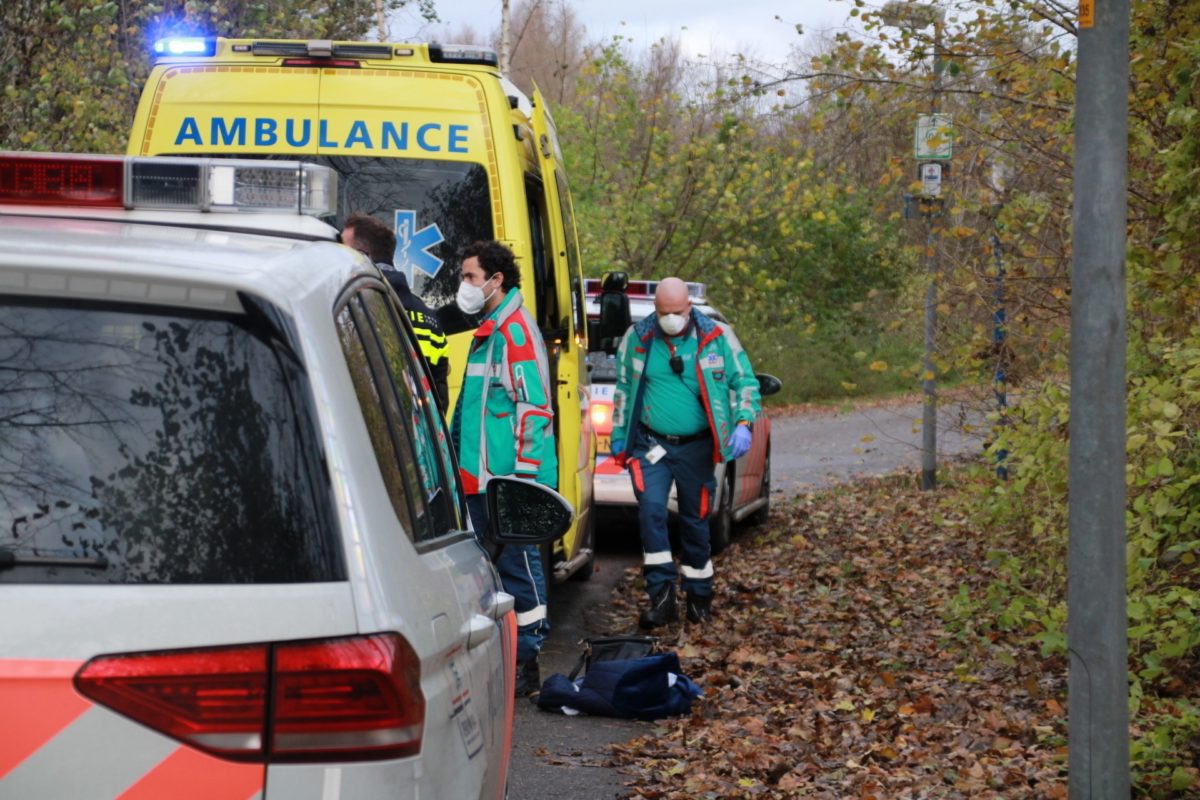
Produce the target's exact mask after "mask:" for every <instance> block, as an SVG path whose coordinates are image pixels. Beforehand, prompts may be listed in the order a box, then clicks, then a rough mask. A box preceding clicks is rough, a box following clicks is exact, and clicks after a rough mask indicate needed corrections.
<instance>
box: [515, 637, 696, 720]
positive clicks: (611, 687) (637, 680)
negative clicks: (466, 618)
mask: <svg viewBox="0 0 1200 800" xmlns="http://www.w3.org/2000/svg"><path fill="white" fill-rule="evenodd" d="M703 693H704V692H703V690H701V689H700V687H699V686H697V685H696V684H695V682H693V681H692V680H691V679H689V678H688V677H687V676H685V675H684V674H683V671H682V670H681V669H680V666H679V656H677V655H675V653H654V654H652V655H648V656H643V657H641V658H630V659H616V660H610V661H595V660H593V661H591V663H590V664H589V665H588V669H587V673H586V674H584V676H583V677H581V678H576V679H575V680H574V681H572V680H571V678H569V677H568V676H566V675H559V674H555V675H551V676H550V677H549V678H547V679H546V681H545V683H543V684H542V691H541V694H539V695H538V700H537V704H538V707H539V708H541V709H543V710H546V711H562V712H563V713H567V714H570V713H573V712H577V711H578V712H583V713H584V714H591V715H593V716H603V717H622V718H625V719H642V720H654V719H660V718H662V717H669V716H674V715H677V714H690V713H691V710H692V700H693V699H694V698H697V697H700V696H701V695H702V694H703Z"/></svg>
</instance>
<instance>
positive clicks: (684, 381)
mask: <svg viewBox="0 0 1200 800" xmlns="http://www.w3.org/2000/svg"><path fill="white" fill-rule="evenodd" d="M654 311H655V313H654V314H653V315H651V316H647V317H646V318H645V319H643V320H642V321H640V322H638V323H637V324H636V325H633V326H632V327H630V329H629V330H628V331H627V332H626V333H625V338H624V339H622V340H621V347H620V349H619V350H618V352H617V386H616V390H615V391H614V394H613V431H612V450H613V453H615V454H616V459H617V462H618V463H620V464H622V465H624V466H626V467H627V468H628V469H629V474H630V477H631V478H632V479H633V490H634V494H635V495H636V496H637V500H638V522H639V524H640V527H641V533H642V557H643V564H642V574H643V575H645V577H646V592H647V593H648V594H649V595H650V606H649V608H647V609H646V610H645V611H643V612H642V614H641V617H640V618H639V620H638V622H639V624H640V625H641V626H642V627H643V628H656V627H658V626H660V625H665V624H667V623H668V622H673V621H674V620H675V619H676V618H677V617H678V609H677V606H676V599H675V580H676V570H675V562H674V558H673V557H672V554H671V543H670V540H669V539H668V538H667V498H668V497H669V495H670V492H671V484H672V483H674V484H675V489H676V500H677V503H678V508H679V532H680V544H681V549H682V552H681V553H680V558H679V561H680V569H679V571H680V572H682V574H683V581H682V583H683V591H684V592H685V593H686V594H687V618H688V620H689V621H690V622H694V623H707V622H709V621H710V620H711V619H712V595H713V564H712V558H711V553H710V550H709V530H708V513H709V510H710V509H711V507H712V500H713V495H714V492H715V489H716V481H715V479H714V475H713V473H714V465H715V464H716V463H717V462H720V461H732V460H734V459H736V458H740V457H741V456H743V455H745V454H746V452H747V451H748V450H749V449H750V442H751V438H752V434H751V431H752V427H753V425H754V421H755V419H757V418H758V415H759V412H760V410H761V402H762V401H761V398H760V397H759V392H758V379H757V378H756V377H755V376H754V370H753V369H751V367H750V359H749V358H748V357H747V356H746V351H744V350H743V349H742V345H741V343H739V342H738V340H737V337H736V336H735V335H734V334H733V331H732V330H731V329H730V328H729V326H727V325H725V324H724V323H721V322H717V321H716V320H713V319H710V318H709V317H707V316H705V315H704V314H701V313H700V312H699V311H696V310H694V309H693V308H692V303H691V297H690V296H689V295H688V288H687V284H685V283H684V282H683V281H681V280H680V279H679V278H664V279H663V280H661V281H659V284H658V289H657V290H656V291H655V293H654Z"/></svg>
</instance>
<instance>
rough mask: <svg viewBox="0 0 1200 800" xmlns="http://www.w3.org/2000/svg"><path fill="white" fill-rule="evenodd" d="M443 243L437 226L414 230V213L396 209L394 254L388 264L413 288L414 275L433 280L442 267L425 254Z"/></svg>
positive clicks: (415, 215)
mask: <svg viewBox="0 0 1200 800" xmlns="http://www.w3.org/2000/svg"><path fill="white" fill-rule="evenodd" d="M444 241H446V237H445V236H443V235H442V230H441V228H439V227H438V226H437V223H436V222H435V223H433V224H432V225H426V226H425V227H424V228H421V229H420V230H417V212H415V211H401V210H399V209H397V210H396V254H395V256H394V257H393V259H392V261H393V263H394V264H395V265H396V269H398V270H400V271H401V272H403V273H404V276H405V277H406V278H408V285H409V286H412V287H415V286H416V283H415V281H414V279H415V278H416V273H417V272H418V271H420V272H422V273H424V274H425V275H426V276H427V277H429V278H433V277H434V276H436V275H437V274H438V271H439V270H440V269H441V268H442V263H443V262H442V259H440V258H438V257H437V256H435V255H433V254H432V253H430V252H429V248H431V247H436V246H437V245H439V244H441V243H442V242H444Z"/></svg>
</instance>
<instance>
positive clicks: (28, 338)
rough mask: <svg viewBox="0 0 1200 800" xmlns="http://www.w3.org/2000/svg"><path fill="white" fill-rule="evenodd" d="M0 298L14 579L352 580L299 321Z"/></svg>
mask: <svg viewBox="0 0 1200 800" xmlns="http://www.w3.org/2000/svg"><path fill="white" fill-rule="evenodd" d="M257 308H258V309H259V310H260V311H262V312H263V313H262V314H257V315H243V314H224V313H207V312H193V311H188V310H183V309H179V308H160V307H153V306H144V305H133V304H120V305H118V304H111V303H91V302H89V303H78V302H68V301H64V300H58V299H56V300H40V299H39V300H31V299H20V298H11V297H9V298H0V365H3V372H4V376H5V377H4V381H3V386H2V387H0V442H3V447H0V530H3V531H4V532H5V534H6V536H5V541H3V542H0V583H90V584H104V583H116V584H180V583H186V584H195V583H217V584H253V583H293V582H296V583H303V582H315V581H330V580H345V567H344V565H343V563H342V559H341V547H340V541H339V537H338V532H337V530H338V529H337V522H336V514H335V512H334V510H333V506H332V488H331V486H330V485H329V482H328V478H327V477H326V474H325V471H324V461H325V457H324V453H323V451H322V449H321V439H320V437H319V435H317V433H316V430H317V426H316V418H315V413H314V407H313V400H312V396H311V393H310V391H309V387H308V382H307V377H306V376H305V368H304V365H303V364H302V363H300V360H299V358H298V356H297V355H296V352H295V348H294V347H292V346H291V345H289V344H281V342H286V341H288V339H289V338H290V336H291V335H292V334H290V333H289V332H288V331H287V330H285V329H286V328H287V326H288V325H289V324H290V322H288V320H287V318H286V315H283V314H282V313H279V312H277V311H276V310H274V309H273V308H272V307H270V306H269V305H268V304H266V303H264V302H262V301H259V305H258V306H257Z"/></svg>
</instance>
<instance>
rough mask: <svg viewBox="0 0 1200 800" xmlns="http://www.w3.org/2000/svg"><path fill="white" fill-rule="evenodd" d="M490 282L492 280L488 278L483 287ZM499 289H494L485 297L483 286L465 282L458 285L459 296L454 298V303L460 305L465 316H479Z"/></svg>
mask: <svg viewBox="0 0 1200 800" xmlns="http://www.w3.org/2000/svg"><path fill="white" fill-rule="evenodd" d="M490 281H491V278H488V279H487V280H486V281H484V282H483V285H484V286H486V285H487V284H488V282H490ZM499 288H500V287H496V289H492V291H491V293H489V294H487V295H484V293H483V287H482V286H475V285H474V284H471V283H467V282H466V281H463V282H462V283H460V284H459V285H458V295H457V296H456V297H455V298H454V302H456V303H458V307H459V308H460V309H461V310H462V312H463V313H464V314H478V313H479V312H480V311H482V310H483V307H484V306H486V305H487V301H488V300H491V299H492V295H494V294H495V293H496V290H497V289H499Z"/></svg>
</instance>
